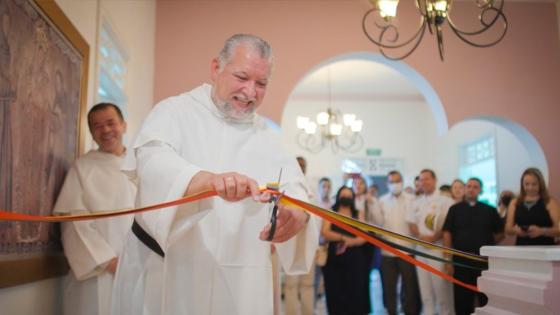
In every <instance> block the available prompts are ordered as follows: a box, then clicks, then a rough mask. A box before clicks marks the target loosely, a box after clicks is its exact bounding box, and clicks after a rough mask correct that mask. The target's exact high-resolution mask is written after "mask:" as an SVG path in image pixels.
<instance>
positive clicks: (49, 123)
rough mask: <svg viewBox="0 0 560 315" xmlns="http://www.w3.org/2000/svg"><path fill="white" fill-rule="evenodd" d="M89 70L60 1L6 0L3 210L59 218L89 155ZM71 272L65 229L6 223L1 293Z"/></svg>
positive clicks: (0, 58) (1, 232)
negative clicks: (75, 171) (57, 206)
mask: <svg viewBox="0 0 560 315" xmlns="http://www.w3.org/2000/svg"><path fill="white" fill-rule="evenodd" d="M88 65H89V45H88V44H87V42H86V41H85V40H84V38H83V37H82V36H81V35H80V33H79V32H78V30H77V29H76V28H75V27H74V26H73V25H72V23H71V22H70V20H69V19H68V18H67V17H66V16H65V15H64V13H63V12H62V10H61V9H60V8H59V7H58V5H57V4H56V2H55V1H54V0H1V1H0V209H2V210H7V211H13V212H20V213H27V214H34V215H50V214H51V213H52V209H53V207H54V203H55V201H56V197H57V196H58V193H59V191H60V188H61V186H62V183H63V181H64V177H65V175H66V172H67V171H68V169H69V168H70V166H71V165H72V163H73V162H74V160H75V159H76V158H77V157H78V156H79V155H80V154H81V153H83V152H84V139H85V132H86V121H85V120H86V117H85V110H86V102H87V80H88ZM67 272H68V264H67V262H66V259H65V257H64V255H63V252H62V248H61V245H60V232H59V227H58V225H56V224H52V223H28V222H1V221H0V288H3V287H9V286H15V285H19V284H23V283H27V282H32V281H38V280H42V279H47V278H51V277H56V276H60V275H63V274H65V273H67Z"/></svg>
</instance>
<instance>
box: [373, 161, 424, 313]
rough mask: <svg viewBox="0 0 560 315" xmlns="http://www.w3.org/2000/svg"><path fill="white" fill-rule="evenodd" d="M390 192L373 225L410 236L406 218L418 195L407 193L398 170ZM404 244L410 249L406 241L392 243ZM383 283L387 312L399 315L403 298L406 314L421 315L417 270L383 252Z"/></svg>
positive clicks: (390, 178) (390, 176)
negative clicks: (398, 303)
mask: <svg viewBox="0 0 560 315" xmlns="http://www.w3.org/2000/svg"><path fill="white" fill-rule="evenodd" d="M387 187H388V188H389V193H387V194H386V195H384V196H382V197H381V199H379V207H376V208H375V210H374V212H373V221H374V222H373V223H374V224H377V225H380V226H382V227H384V228H386V229H388V230H391V231H394V232H397V233H401V234H404V235H410V230H409V226H408V223H407V222H406V220H405V218H406V216H407V212H408V211H410V208H411V203H412V201H413V200H414V196H412V195H409V194H407V193H404V192H403V180H402V175H401V173H400V172H398V171H391V172H389V174H388V175H387ZM392 241H394V242H395V243H399V244H400V245H403V246H407V245H408V244H407V243H406V242H403V241H400V240H392ZM381 255H382V259H381V283H382V285H383V303H384V305H385V308H386V309H387V313H388V314H390V315H392V314H397V296H400V297H401V305H402V307H403V311H404V312H405V314H407V315H409V314H419V313H420V303H419V300H420V299H419V293H418V282H417V280H416V269H415V267H414V266H413V265H412V264H410V263H408V262H406V261H404V260H402V259H400V258H398V257H395V255H393V254H391V253H389V252H386V251H382V253H381ZM399 275H400V276H401V277H402V287H401V288H402V289H401V290H402V291H403V294H400V295H398V294H397V282H398V278H399Z"/></svg>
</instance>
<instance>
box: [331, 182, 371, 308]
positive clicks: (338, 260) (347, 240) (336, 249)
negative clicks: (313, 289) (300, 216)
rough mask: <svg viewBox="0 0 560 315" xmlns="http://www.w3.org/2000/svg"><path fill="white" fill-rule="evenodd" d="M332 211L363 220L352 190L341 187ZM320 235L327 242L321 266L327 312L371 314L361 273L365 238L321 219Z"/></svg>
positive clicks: (364, 261) (364, 264) (364, 266)
mask: <svg viewBox="0 0 560 315" xmlns="http://www.w3.org/2000/svg"><path fill="white" fill-rule="evenodd" d="M333 210H334V211H336V212H338V213H340V214H343V215H346V216H348V217H352V218H357V219H359V220H363V217H361V216H362V215H358V210H356V207H355V205H354V192H353V191H352V189H350V188H348V187H345V186H343V187H341V188H340V189H339V190H338V192H337V194H336V201H335V204H334V206H333ZM321 234H322V236H323V238H324V239H325V240H327V241H328V242H329V253H328V258H327V263H326V264H325V266H324V267H323V277H324V282H325V294H326V298H327V310H328V313H329V315H365V314H369V313H370V300H369V290H368V288H367V286H368V285H367V284H368V283H369V279H368V278H366V277H365V276H364V272H363V270H364V269H365V268H366V257H365V251H364V249H363V247H362V246H363V245H364V243H365V241H364V240H363V239H361V238H358V237H355V236H353V235H352V234H350V233H348V232H346V231H345V230H343V229H341V228H339V227H338V226H336V225H331V223H330V222H328V221H323V226H322V228H321Z"/></svg>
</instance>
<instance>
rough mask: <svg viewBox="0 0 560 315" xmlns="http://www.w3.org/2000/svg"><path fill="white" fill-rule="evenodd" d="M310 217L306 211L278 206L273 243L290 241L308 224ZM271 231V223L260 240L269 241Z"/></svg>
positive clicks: (265, 228)
mask: <svg viewBox="0 0 560 315" xmlns="http://www.w3.org/2000/svg"><path fill="white" fill-rule="evenodd" d="M308 217H309V215H308V214H306V213H305V212H304V211H302V210H300V209H297V208H293V207H290V206H286V205H280V204H279V205H278V215H277V217H276V233H274V237H273V238H272V241H271V242H273V243H281V242H285V241H287V240H289V239H290V238H292V237H293V236H294V235H296V234H297V233H298V232H299V231H301V230H302V229H303V228H304V227H305V224H306V223H307V220H308ZM269 231H270V223H269V224H267V225H266V226H265V227H264V229H263V230H262V231H261V233H260V236H259V238H260V239H261V240H263V241H265V240H267V238H268V232H269Z"/></svg>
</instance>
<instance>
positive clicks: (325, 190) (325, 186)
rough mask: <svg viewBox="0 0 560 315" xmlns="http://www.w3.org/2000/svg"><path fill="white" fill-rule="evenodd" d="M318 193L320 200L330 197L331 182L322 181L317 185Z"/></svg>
mask: <svg viewBox="0 0 560 315" xmlns="http://www.w3.org/2000/svg"><path fill="white" fill-rule="evenodd" d="M319 193H320V194H321V198H323V199H326V198H329V196H330V195H331V182H329V181H328V180H324V181H322V182H321V183H319Z"/></svg>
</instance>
